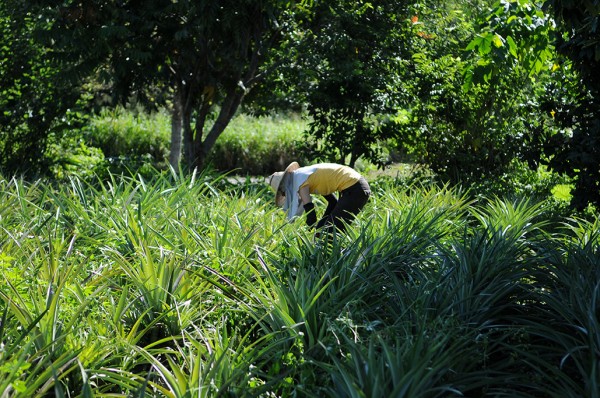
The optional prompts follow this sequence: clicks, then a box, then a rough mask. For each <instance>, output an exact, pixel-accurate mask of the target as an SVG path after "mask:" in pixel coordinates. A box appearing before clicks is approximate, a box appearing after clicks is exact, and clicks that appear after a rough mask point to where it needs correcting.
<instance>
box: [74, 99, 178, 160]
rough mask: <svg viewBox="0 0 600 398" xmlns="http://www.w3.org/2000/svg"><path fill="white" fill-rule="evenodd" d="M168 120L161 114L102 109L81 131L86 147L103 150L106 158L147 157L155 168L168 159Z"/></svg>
mask: <svg viewBox="0 0 600 398" xmlns="http://www.w3.org/2000/svg"><path fill="white" fill-rule="evenodd" d="M169 130H170V117H169V115H167V114H166V112H165V111H164V110H162V111H159V112H153V113H145V112H143V111H140V110H137V111H136V110H126V109H124V108H116V109H113V110H110V109H104V110H102V111H101V112H100V114H99V115H97V116H96V117H92V118H91V119H90V123H89V125H88V126H86V128H85V130H84V136H85V138H86V141H87V143H88V145H91V146H93V147H95V148H99V149H100V150H102V153H103V154H104V156H106V157H108V158H118V157H132V158H136V157H144V156H148V157H150V161H151V162H152V163H153V164H154V165H156V166H160V165H161V164H163V165H164V163H165V161H166V159H167V158H168V147H169V138H170V137H169Z"/></svg>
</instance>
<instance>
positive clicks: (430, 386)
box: [0, 171, 600, 397]
mask: <svg viewBox="0 0 600 398" xmlns="http://www.w3.org/2000/svg"><path fill="white" fill-rule="evenodd" d="M373 186H374V195H373V196H372V200H371V201H370V202H369V204H368V206H367V207H366V209H365V210H364V211H363V213H361V214H360V215H359V217H358V219H357V220H356V222H355V223H354V224H353V225H351V226H350V227H349V228H348V230H347V233H346V234H344V235H334V236H324V237H323V236H321V237H315V236H314V234H313V232H311V231H309V230H308V229H307V228H306V227H305V226H304V225H303V223H302V220H298V221H296V222H294V223H291V224H288V223H286V222H285V217H284V215H283V214H282V212H281V211H280V210H278V209H276V208H275V207H274V206H273V205H272V199H273V198H272V193H271V192H270V191H269V190H268V187H266V186H265V185H264V184H258V185H255V184H253V183H252V182H251V181H250V180H248V181H246V182H245V183H242V184H237V185H236V184H230V183H229V182H228V181H227V179H226V178H224V176H220V175H211V174H207V173H203V174H196V175H192V176H182V175H179V174H176V173H174V172H172V171H167V172H163V173H159V172H156V173H155V174H154V176H153V177H152V178H149V179H148V178H144V177H142V176H140V175H135V176H130V177H123V176H116V175H112V176H110V178H109V179H108V180H103V181H95V182H90V181H88V182H84V181H82V180H79V179H75V178H73V179H71V180H70V181H69V182H68V183H66V184H61V185H50V184H45V183H44V182H43V181H38V182H35V183H29V182H25V181H23V180H18V179H11V180H0V272H1V277H2V278H3V280H4V282H3V283H2V284H0V342H1V344H2V350H0V396H3V397H35V396H40V397H41V396H56V397H67V396H81V397H93V396H98V397H100V396H113V397H114V396H122V397H126V396H127V397H129V396H132V397H143V396H164V397H191V396H199V397H215V396H236V397H239V396H265V397H272V396H306V397H312V396H330V397H437V396H444V397H446V396H522V397H530V396H550V397H552V396H556V397H558V396H561V397H565V396H597V395H598V383H599V377H600V374H599V370H598V361H597V359H598V350H600V329H599V328H598V318H597V317H598V299H599V298H600V297H599V294H600V293H599V292H600V272H598V270H599V269H600V268H599V267H600V262H599V257H598V255H599V251H598V242H599V236H600V235H599V234H600V232H599V230H598V226H599V224H598V221H595V222H593V221H582V220H575V219H564V220H562V221H563V223H562V224H561V225H556V224H555V223H554V221H552V222H551V221H549V219H547V218H546V213H545V209H546V207H545V206H544V205H543V203H533V202H530V201H528V200H524V199H521V200H504V199H500V198H494V199H490V200H485V201H484V200H481V201H479V202H477V201H473V200H471V199H468V196H467V195H465V194H464V193H463V192H461V191H459V190H457V189H451V188H449V187H437V186H432V185H427V184H422V185H418V184H414V185H406V184H397V183H395V182H389V181H388V182H385V181H382V182H379V183H375V184H373ZM552 217H553V218H552V220H554V215H552Z"/></svg>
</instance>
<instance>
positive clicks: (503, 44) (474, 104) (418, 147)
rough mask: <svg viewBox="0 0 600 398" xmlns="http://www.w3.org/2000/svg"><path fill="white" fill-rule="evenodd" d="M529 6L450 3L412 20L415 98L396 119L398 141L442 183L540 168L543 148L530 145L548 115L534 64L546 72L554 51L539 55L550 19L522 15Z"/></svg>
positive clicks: (473, 180)
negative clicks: (524, 163) (542, 106)
mask: <svg viewBox="0 0 600 398" xmlns="http://www.w3.org/2000/svg"><path fill="white" fill-rule="evenodd" d="M478 4H480V3H478ZM530 6H531V5H527V4H525V2H520V3H518V4H517V3H516V2H502V3H496V4H495V5H494V7H493V8H492V9H491V11H487V10H486V9H485V8H482V9H481V10H479V11H478V10H477V9H476V8H475V7H473V6H471V5H469V6H468V7H466V6H464V5H463V6H462V7H459V6H458V5H457V4H454V3H449V4H448V5H447V8H442V9H440V10H439V11H437V12H436V11H429V12H427V11H426V10H424V11H423V14H422V15H419V16H418V19H416V20H415V22H414V25H415V28H414V29H415V33H416V34H415V36H416V37H415V38H414V40H413V44H412V45H413V48H414V50H413V51H414V52H413V55H412V62H413V65H414V71H413V72H412V73H411V75H409V76H411V79H412V80H414V83H412V85H407V87H409V89H410V90H411V92H412V93H413V96H414V98H416V100H415V101H414V103H413V104H411V105H410V106H407V107H406V108H404V109H402V110H401V111H399V112H397V115H396V117H395V122H396V123H397V126H398V128H399V129H400V131H401V138H400V140H399V143H400V145H402V146H403V147H405V148H406V149H407V150H408V151H409V153H411V154H412V156H414V157H415V158H416V160H418V161H422V162H424V163H425V164H427V165H428V166H429V167H431V168H432V169H433V170H434V172H436V174H438V175H439V176H440V177H441V178H442V180H443V181H450V182H452V183H462V184H465V185H467V186H472V185H475V184H478V183H482V182H483V183H485V182H487V181H493V180H498V179H499V178H502V176H503V175H508V174H511V173H514V171H515V170H520V164H519V162H518V161H519V160H520V161H524V160H527V161H528V162H529V163H530V167H532V168H533V169H537V165H538V163H539V161H540V159H539V148H537V147H535V146H533V145H530V144H531V142H533V141H535V139H534V138H532V137H534V136H535V134H537V132H538V131H539V130H541V127H540V126H543V125H544V123H546V122H547V120H548V119H549V118H550V116H549V114H545V113H542V112H540V110H539V106H538V103H537V98H539V96H540V94H541V93H543V88H544V87H543V82H544V81H546V80H545V79H547V77H545V76H546V75H543V74H540V73H538V74H537V75H536V78H535V79H534V78H532V76H531V73H532V70H531V68H534V66H535V68H534V69H536V68H537V69H539V68H542V67H545V66H548V70H549V65H548V62H549V60H548V58H547V57H549V55H550V54H551V51H550V49H548V48H547V47H543V51H544V54H545V56H546V58H543V59H540V58H539V57H537V55H536V54H537V53H534V54H533V55H531V54H529V50H530V48H531V47H530V46H532V45H533V44H532V43H531V42H532V39H531V37H532V36H533V37H535V38H536V39H537V38H538V36H539V37H540V38H539V39H537V40H538V41H540V42H539V43H538V42H536V43H535V45H536V46H544V45H546V44H547V43H548V40H549V36H548V35H549V33H548V29H549V25H550V22H549V20H548V18H547V17H544V15H543V14H540V15H538V14H534V15H536V18H537V19H536V18H534V19H533V20H532V19H531V18H530V17H529V16H523V15H521V14H522V10H523V9H529V8H528V7H530ZM415 18H416V17H415ZM528 18H529V19H528ZM513 25H514V26H513ZM534 28H535V29H534ZM532 29H534V30H535V32H530V30H532ZM446 31H451V32H452V34H448V33H445V32H446ZM527 34H529V35H530V36H527ZM509 37H510V39H508V38H509ZM446 38H448V39H449V40H448V39H446ZM445 39H446V40H445ZM544 40H545V41H544ZM507 43H513V45H508V44H507ZM515 43H517V44H518V46H522V47H518V46H517V47H515V46H516V45H517V44H515ZM465 48H466V50H467V51H466V52H464V51H463V49H465ZM540 51H541V50H540ZM513 54H514V55H513ZM537 69H536V70H537ZM536 156H537V159H536Z"/></svg>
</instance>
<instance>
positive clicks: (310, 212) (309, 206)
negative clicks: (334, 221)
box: [298, 186, 317, 228]
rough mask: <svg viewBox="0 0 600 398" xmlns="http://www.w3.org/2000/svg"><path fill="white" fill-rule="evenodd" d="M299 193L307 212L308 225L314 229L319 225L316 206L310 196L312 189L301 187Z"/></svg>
mask: <svg viewBox="0 0 600 398" xmlns="http://www.w3.org/2000/svg"><path fill="white" fill-rule="evenodd" d="M298 193H299V194H300V200H301V201H302V205H303V206H304V211H305V212H306V224H307V225H308V226H309V227H310V228H312V227H314V225H315V224H316V223H317V213H316V211H315V204H314V203H313V202H312V197H311V196H310V189H309V188H308V186H305V187H301V188H300V189H299V190H298Z"/></svg>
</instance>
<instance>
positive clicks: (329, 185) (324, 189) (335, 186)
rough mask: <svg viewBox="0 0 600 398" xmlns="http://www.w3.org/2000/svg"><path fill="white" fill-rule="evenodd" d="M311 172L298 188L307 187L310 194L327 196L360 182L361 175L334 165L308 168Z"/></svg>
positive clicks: (323, 164)
mask: <svg viewBox="0 0 600 398" xmlns="http://www.w3.org/2000/svg"><path fill="white" fill-rule="evenodd" d="M308 168H311V169H312V170H311V171H312V172H311V173H310V175H309V176H308V178H307V179H306V181H305V182H304V183H303V184H302V185H301V186H300V187H301V188H302V187H305V186H308V189H309V191H310V193H311V194H317V195H329V194H331V193H334V192H336V191H337V192H341V191H343V190H344V189H347V188H350V187H351V186H352V185H354V184H356V182H357V181H358V180H360V178H361V175H360V174H359V173H358V172H357V171H356V170H354V169H352V168H351V167H348V166H343V165H340V164H335V163H319V164H316V165H313V166H309V167H308Z"/></svg>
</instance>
